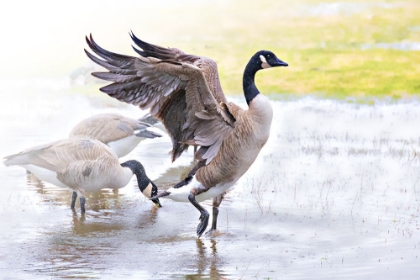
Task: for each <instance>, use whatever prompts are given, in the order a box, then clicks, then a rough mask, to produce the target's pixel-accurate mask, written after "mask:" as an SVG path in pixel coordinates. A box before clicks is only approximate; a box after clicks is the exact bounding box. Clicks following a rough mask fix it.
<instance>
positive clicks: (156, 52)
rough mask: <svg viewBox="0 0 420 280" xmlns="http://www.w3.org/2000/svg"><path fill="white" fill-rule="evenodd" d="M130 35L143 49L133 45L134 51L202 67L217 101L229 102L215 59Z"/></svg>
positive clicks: (143, 54)
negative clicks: (158, 44)
mask: <svg viewBox="0 0 420 280" xmlns="http://www.w3.org/2000/svg"><path fill="white" fill-rule="evenodd" d="M130 36H131V39H132V40H133V42H134V43H135V44H136V46H138V47H139V48H141V49H142V50H139V49H137V48H135V47H134V46H133V49H134V51H136V52H137V53H138V54H139V55H141V56H142V57H154V58H157V59H160V60H164V61H173V62H175V63H176V62H178V63H179V62H180V63H189V64H193V65H195V66H197V67H198V68H200V70H201V72H203V74H204V78H205V79H206V81H207V84H208V86H209V88H210V91H211V92H212V94H213V96H214V98H215V99H216V100H217V102H218V103H221V102H223V103H226V102H227V100H226V97H225V95H224V94H223V90H222V86H221V85H220V80H219V72H218V70H217V64H216V62H215V61H214V60H212V59H210V58H208V57H204V56H196V55H192V54H186V53H184V52H183V51H181V50H179V49H177V48H162V47H160V46H157V45H153V44H150V43H147V42H145V41H143V40H140V39H139V38H137V37H136V36H135V35H134V33H132V32H131V34H130Z"/></svg>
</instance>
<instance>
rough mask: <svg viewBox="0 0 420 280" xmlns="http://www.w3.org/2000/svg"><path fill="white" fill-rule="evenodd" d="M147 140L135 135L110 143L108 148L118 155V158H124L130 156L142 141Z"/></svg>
mask: <svg viewBox="0 0 420 280" xmlns="http://www.w3.org/2000/svg"><path fill="white" fill-rule="evenodd" d="M144 139H145V138H141V137H137V136H135V135H132V136H129V137H125V138H122V139H120V140H117V141H113V142H109V143H108V146H109V147H110V148H111V149H112V150H113V151H114V152H115V153H116V154H117V156H118V157H119V158H120V157H123V156H126V155H128V154H129V153H130V152H131V151H132V150H134V149H135V148H136V147H137V145H138V144H139V143H140V141H142V140H144Z"/></svg>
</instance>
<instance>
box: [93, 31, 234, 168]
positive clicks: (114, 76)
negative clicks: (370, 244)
mask: <svg viewBox="0 0 420 280" xmlns="http://www.w3.org/2000/svg"><path fill="white" fill-rule="evenodd" d="M132 36H134V35H132ZM134 38H135V37H134ZM133 40H134V39H133ZM86 41H87V43H88V45H89V47H90V49H91V50H92V51H93V52H94V53H96V54H97V55H98V56H99V57H100V58H98V57H96V56H94V55H92V54H91V53H89V52H88V51H86V50H85V52H86V54H87V56H88V57H89V58H90V59H91V60H93V61H94V62H95V63H97V64H99V65H101V66H103V67H105V68H106V69H107V70H108V71H109V72H95V73H92V75H93V76H95V77H98V78H100V79H103V80H107V81H112V82H113V83H112V84H110V85H108V86H105V87H102V88H101V89H100V90H101V91H103V92H105V93H107V94H108V95H109V96H111V97H114V98H116V99H118V100H120V101H123V102H126V103H130V104H133V105H137V106H139V107H140V108H142V109H150V113H151V114H152V115H153V116H155V117H156V118H158V119H159V120H161V121H162V123H163V124H164V126H165V128H166V130H167V131H168V133H169V135H170V136H171V139H172V144H173V150H172V160H175V159H176V158H177V157H179V156H180V155H181V154H182V152H183V151H184V150H185V149H186V148H187V147H188V145H198V146H204V147H205V148H206V152H205V153H204V154H203V155H201V156H202V159H205V160H206V163H209V162H210V161H211V160H212V159H213V158H214V157H215V156H216V155H217V152H218V150H219V148H220V145H221V143H222V141H223V139H224V138H225V137H226V135H227V134H228V133H229V132H230V131H231V130H232V129H233V127H234V124H235V118H234V117H233V115H232V114H231V113H230V112H229V109H228V107H227V106H226V105H225V103H224V102H221V103H219V102H218V100H217V99H216V98H215V96H214V95H213V93H212V91H211V90H210V88H209V84H208V83H207V80H206V78H205V76H204V73H203V71H202V70H201V69H200V68H199V67H198V66H197V65H195V64H194V63H196V62H197V61H198V60H199V57H196V56H191V55H185V54H184V53H183V52H181V51H180V50H177V49H164V48H161V47H158V46H154V45H150V44H147V45H144V44H143V43H144V42H143V41H141V42H143V43H139V42H137V44H138V45H139V46H140V47H141V48H142V49H143V50H142V51H141V50H137V52H138V53H139V54H140V56H139V57H132V56H127V55H121V54H116V53H113V52H110V51H107V50H105V49H103V48H101V47H100V46H98V45H97V44H96V43H95V41H94V40H93V38H92V36H90V38H86ZM135 42H136V41H135ZM101 58H102V59H101ZM223 98H224V96H223Z"/></svg>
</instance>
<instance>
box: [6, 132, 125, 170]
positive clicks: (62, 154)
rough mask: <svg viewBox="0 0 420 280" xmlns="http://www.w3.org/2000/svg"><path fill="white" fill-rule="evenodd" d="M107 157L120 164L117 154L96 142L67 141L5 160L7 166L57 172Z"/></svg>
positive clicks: (82, 140)
mask: <svg viewBox="0 0 420 280" xmlns="http://www.w3.org/2000/svg"><path fill="white" fill-rule="evenodd" d="M99 157H106V158H109V159H110V160H114V161H116V162H117V163H118V159H117V156H116V154H115V153H114V152H113V151H112V150H111V149H110V148H108V147H107V146H106V145H105V144H102V143H101V142H99V141H96V140H90V139H78V138H73V139H65V140H60V141H56V142H52V143H49V144H46V145H40V146H36V147H33V148H31V149H28V150H25V151H23V152H20V153H18V154H15V155H11V156H8V157H6V158H5V164H6V165H28V164H33V165H37V166H39V167H42V168H46V169H49V170H52V171H55V172H60V171H62V170H63V169H65V168H66V167H67V166H68V165H69V164H70V163H71V162H75V161H86V160H96V159H97V158H99Z"/></svg>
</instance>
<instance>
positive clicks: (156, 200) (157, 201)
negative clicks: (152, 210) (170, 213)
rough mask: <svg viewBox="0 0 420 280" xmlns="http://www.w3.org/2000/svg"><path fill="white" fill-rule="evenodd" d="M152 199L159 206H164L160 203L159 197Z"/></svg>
mask: <svg viewBox="0 0 420 280" xmlns="http://www.w3.org/2000/svg"><path fill="white" fill-rule="evenodd" d="M152 201H153V203H154V204H155V205H156V207H157V208H160V207H162V204H160V201H159V198H156V199H152Z"/></svg>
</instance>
